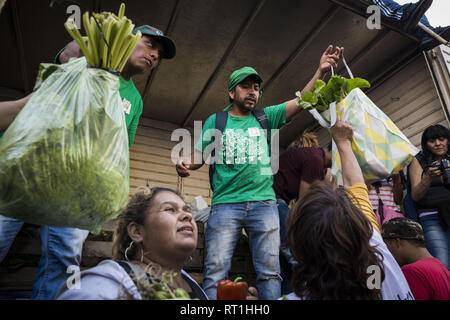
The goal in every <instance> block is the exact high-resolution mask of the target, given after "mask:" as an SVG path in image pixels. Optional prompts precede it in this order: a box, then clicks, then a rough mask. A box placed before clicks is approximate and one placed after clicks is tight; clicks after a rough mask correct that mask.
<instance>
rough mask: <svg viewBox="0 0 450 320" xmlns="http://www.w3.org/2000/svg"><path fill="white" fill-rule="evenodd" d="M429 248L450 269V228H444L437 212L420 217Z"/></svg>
mask: <svg viewBox="0 0 450 320" xmlns="http://www.w3.org/2000/svg"><path fill="white" fill-rule="evenodd" d="M419 222H420V224H421V225H422V228H423V233H424V235H425V241H426V244H427V249H428V251H430V254H431V255H432V256H433V257H435V258H436V259H439V260H440V261H441V262H442V263H443V264H444V265H445V266H446V267H447V269H449V270H450V228H444V227H443V226H442V224H441V223H440V221H439V216H438V215H437V214H431V215H429V216H425V217H422V218H419Z"/></svg>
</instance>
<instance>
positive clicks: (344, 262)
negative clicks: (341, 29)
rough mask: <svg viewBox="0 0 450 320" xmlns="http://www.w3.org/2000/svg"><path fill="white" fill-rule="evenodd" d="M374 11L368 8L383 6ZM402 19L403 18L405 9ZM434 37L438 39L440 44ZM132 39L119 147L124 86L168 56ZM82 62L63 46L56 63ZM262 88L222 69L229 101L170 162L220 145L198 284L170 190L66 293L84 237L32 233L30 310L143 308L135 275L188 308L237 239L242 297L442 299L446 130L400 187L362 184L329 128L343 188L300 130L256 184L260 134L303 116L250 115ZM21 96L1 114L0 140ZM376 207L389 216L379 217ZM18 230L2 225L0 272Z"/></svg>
mask: <svg viewBox="0 0 450 320" xmlns="http://www.w3.org/2000/svg"><path fill="white" fill-rule="evenodd" d="M373 1H374V3H378V4H379V5H380V6H382V5H383V4H381V3H380V2H383V3H384V5H386V3H388V2H392V1H375V0H373ZM430 2H431V1H419V3H418V4H417V6H419V5H420V6H421V7H420V10H419V9H417V8H416V7H414V8H416V9H414V10H413V12H415V16H414V17H415V18H417V15H418V14H419V13H420V15H421V16H422V15H423V12H424V11H423V6H426V5H427V4H430ZM391 5H392V3H391ZM388 8H391V9H390V10H391V11H392V12H395V10H393V9H392V8H393V7H392V6H389V7H388ZM403 9H404V10H403V15H405V16H406V15H407V16H408V19H412V18H411V15H412V14H410V12H411V10H412V7H410V6H408V7H404V8H403ZM385 11H386V12H391V11H389V10H385ZM422 11H423V12H422ZM396 12H397V13H399V12H400V13H401V12H402V11H399V10H397V11H396ZM397 16H401V15H399V14H398V15H397ZM408 30H416V29H408ZM446 30H447V29H446ZM446 30H444V31H442V32H440V33H441V34H442V35H443V36H445V35H446V32H447V31H446ZM137 31H141V32H142V34H143V36H142V38H141V40H140V41H139V43H138V45H137V47H136V49H135V50H134V51H133V54H132V55H131V57H130V59H129V60H128V63H127V65H126V67H125V69H124V71H123V72H122V75H121V76H120V95H121V98H122V99H123V102H124V112H125V118H126V125H127V129H128V138H129V145H130V146H132V145H133V141H134V135H135V132H136V129H137V123H138V120H139V117H140V115H141V113H142V108H143V105H142V99H141V97H140V95H139V92H138V91H137V89H136V87H135V86H134V84H133V79H132V78H133V76H135V75H138V74H143V73H145V72H149V71H150V70H152V69H154V68H156V67H157V66H158V64H159V62H160V60H161V59H163V58H165V59H171V58H173V57H174V56H175V53H176V49H175V45H174V43H173V41H172V40H171V39H169V38H168V37H166V36H164V34H163V33H162V32H161V31H159V30H157V29H156V28H154V27H150V26H141V27H139V28H136V29H135V30H134V33H136V32H137ZM424 41H425V40H424ZM427 45H429V44H427ZM424 46H425V44H423V47H424ZM427 48H428V47H427ZM333 50H334V52H333ZM343 52H344V48H340V47H336V48H335V49H333V46H332V45H330V46H329V47H328V48H327V49H326V50H325V51H324V52H323V54H322V55H321V56H320V59H318V60H319V64H318V66H317V70H316V72H315V73H314V75H313V76H312V78H311V80H310V81H309V82H308V83H307V85H306V86H305V87H304V88H303V89H302V90H301V95H302V96H303V95H304V94H305V93H306V92H307V91H311V90H312V89H313V86H314V84H315V82H316V80H318V79H324V78H325V75H326V74H327V73H328V72H329V71H330V70H331V68H336V67H337V65H338V63H339V61H340V60H341V58H342V56H343ZM81 55H82V54H81V51H80V49H79V47H78V46H77V45H76V43H75V42H72V43H70V44H68V45H67V46H66V47H65V48H64V49H63V50H61V52H60V53H59V54H58V55H57V57H56V59H55V63H66V62H68V60H69V59H70V58H77V57H80V56H81ZM262 82H263V79H262V78H261V76H260V75H259V74H258V72H257V71H256V70H255V69H253V68H251V67H244V68H241V69H238V70H236V71H234V72H233V73H232V74H231V75H230V77H229V81H228V98H229V101H230V104H229V105H228V107H226V108H225V109H224V110H223V111H221V112H217V113H215V114H213V115H211V116H210V117H209V118H208V119H207V120H206V122H205V124H204V127H203V131H202V135H201V138H200V139H199V140H198V141H197V143H196V145H195V151H194V153H193V154H192V155H191V158H190V159H182V160H180V161H179V162H178V163H177V165H176V171H177V173H178V175H179V176H180V177H183V178H186V177H188V176H189V175H190V172H191V170H197V169H199V168H200V167H202V166H203V165H204V164H205V160H204V159H207V158H208V156H209V154H208V150H210V149H209V148H208V146H209V145H210V144H211V143H212V142H214V135H213V134H211V132H212V131H214V129H219V130H220V131H221V133H222V137H221V139H222V140H221V141H222V145H223V148H219V149H218V150H216V151H215V152H216V154H214V158H215V162H214V163H212V164H210V168H212V169H213V170H211V171H210V175H211V177H210V178H211V188H212V190H213V197H212V208H211V213H210V215H209V218H208V221H207V224H206V229H205V247H206V257H205V266H204V267H205V272H204V278H203V284H202V286H200V285H199V284H198V283H197V282H196V281H195V280H194V279H193V278H191V277H190V276H189V275H188V274H187V273H186V272H185V271H184V270H183V265H185V264H186V262H187V261H189V259H192V254H193V252H194V250H195V248H196V246H197V236H198V235H197V226H196V222H195V220H194V219H193V216H192V213H191V212H190V211H191V210H190V207H189V205H187V204H186V203H185V201H184V200H183V198H182V197H181V196H180V195H179V194H178V193H177V192H176V191H174V190H170V189H165V188H156V189H152V190H150V189H143V190H141V191H140V192H138V193H136V194H135V195H134V196H133V197H132V199H131V200H130V201H129V203H128V205H127V207H126V208H125V210H124V211H123V212H122V213H121V214H120V216H119V217H118V220H117V223H116V229H115V232H114V240H113V241H114V247H113V251H114V252H113V258H112V259H111V260H104V261H102V262H101V263H100V264H99V265H98V266H96V267H94V268H91V269H88V270H85V271H83V272H81V286H80V288H77V289H73V288H71V286H69V285H68V283H66V281H65V280H66V278H67V273H66V269H67V266H69V265H80V260H81V251H82V245H83V242H84V240H85V239H86V237H87V235H88V232H87V231H85V230H79V229H74V228H56V227H52V226H41V238H42V257H41V261H40V263H39V269H38V273H37V276H36V280H35V282H34V285H33V296H32V299H55V298H56V299H144V298H145V297H146V296H147V294H148V292H146V290H147V289H148V288H147V287H146V286H145V283H144V284H142V283H141V282H139V281H138V278H139V276H142V277H143V278H144V279H147V278H148V279H164V275H167V274H172V275H173V277H172V278H171V280H172V283H173V285H174V286H175V287H176V288H181V289H183V290H184V291H185V292H186V293H187V294H188V295H189V298H197V299H200V300H207V299H217V285H218V282H219V281H220V280H223V279H226V278H227V276H228V272H229V270H230V267H231V260H232V256H233V252H234V249H235V246H236V243H237V241H238V239H239V237H240V235H241V231H242V229H243V228H244V229H245V231H246V233H247V234H248V236H249V244H250V250H251V253H252V259H253V265H254V267H255V271H256V288H254V287H250V288H249V289H248V295H247V299H262V300H275V299H280V298H281V297H282V296H283V295H284V296H285V297H286V298H287V299H294V300H296V299H320V300H323V299H364V300H367V299H385V300H396V299H398V300H404V299H450V273H449V271H448V269H449V267H450V188H449V185H450V155H449V150H448V147H449V141H450V131H449V129H448V128H445V127H443V126H441V125H432V126H430V127H428V128H427V129H426V130H425V131H424V133H423V136H422V143H421V146H422V151H421V152H420V153H419V154H417V155H415V157H414V158H413V160H412V162H411V164H410V165H409V166H408V168H405V170H404V171H406V174H405V175H404V177H403V178H402V174H401V173H399V174H394V175H392V176H391V177H387V178H386V179H384V180H380V181H377V182H375V183H368V182H367V183H366V181H364V178H363V174H362V171H361V168H360V167H359V165H358V162H357V159H356V157H355V155H354V153H353V151H352V147H351V141H352V138H353V129H352V128H351V127H350V125H349V124H348V123H346V122H345V121H344V120H342V119H340V118H339V117H338V119H337V121H336V124H335V125H334V126H333V127H331V129H330V130H331V135H332V139H333V141H334V142H335V145H336V147H337V152H338V153H339V155H340V158H341V163H342V176H343V185H342V186H337V185H336V184H335V183H333V181H332V180H331V177H330V167H331V163H332V157H331V146H332V145H331V144H329V145H328V146H325V147H320V146H319V144H318V141H317V138H316V137H315V136H314V135H313V134H311V133H307V134H303V135H302V136H301V137H300V138H299V141H295V142H294V143H292V144H291V145H290V146H289V148H288V149H287V150H286V151H285V152H283V153H282V154H281V156H280V157H279V170H278V172H277V173H276V174H275V175H272V174H268V172H271V152H270V144H271V139H270V137H271V134H270V130H274V129H280V128H281V127H283V126H284V125H286V124H287V123H289V121H290V120H291V119H292V118H293V117H294V116H296V115H297V114H298V113H300V112H301V111H302V109H301V108H300V107H299V106H298V103H297V97H295V98H294V97H293V98H291V99H289V100H287V101H286V102H283V103H281V104H278V105H274V106H270V107H266V108H264V109H263V111H261V110H260V111H257V109H256V105H257V103H258V100H259V98H260V97H261V86H262ZM31 96H32V94H31V95H29V96H28V97H25V98H23V99H21V100H17V101H10V102H1V103H0V112H1V115H2V116H1V117H0V131H4V130H6V129H7V128H8V126H9V124H10V123H11V122H12V121H13V120H14V118H15V116H16V115H17V114H18V113H19V112H20V110H21V109H22V108H23V107H24V106H25V105H26V103H27V101H28V100H29V99H30V97H31ZM263 129H267V131H264V130H263ZM0 139H1V134H0ZM195 159H202V161H201V163H195V161H194V160H195ZM219 159H220V161H218V160H219ZM382 209H383V210H384V212H387V210H392V211H393V212H396V214H397V215H398V216H399V217H396V218H392V219H391V218H389V219H382V220H380V219H377V217H378V215H379V212H380V210H382ZM403 216H404V217H403ZM22 225H23V222H21V221H19V220H16V219H12V218H6V217H2V216H0V261H1V260H3V259H4V257H5V256H6V254H7V252H8V250H9V248H10V246H11V244H12V242H13V240H14V238H15V237H16V235H17V233H18V232H19V230H20V228H21V227H22ZM371 270H372V271H374V272H375V278H373V279H374V282H373V283H371V282H370V281H369V280H370V279H371V278H370V277H371V275H372V273H371ZM148 279H147V280H148ZM144 282H145V281H144ZM147 282H148V281H147ZM146 288H147V289H146Z"/></svg>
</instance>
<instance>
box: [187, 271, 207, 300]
mask: <svg viewBox="0 0 450 320" xmlns="http://www.w3.org/2000/svg"><path fill="white" fill-rule="evenodd" d="M181 276H182V277H183V279H184V280H185V281H186V282H187V283H188V285H189V287H191V289H192V293H193V297H191V298H199V299H200V300H208V297H207V296H206V294H205V292H204V291H203V290H202V288H201V287H200V286H199V285H198V283H197V282H195V281H194V280H193V279H192V278H191V277H190V276H189V275H187V274H185V273H183V272H181Z"/></svg>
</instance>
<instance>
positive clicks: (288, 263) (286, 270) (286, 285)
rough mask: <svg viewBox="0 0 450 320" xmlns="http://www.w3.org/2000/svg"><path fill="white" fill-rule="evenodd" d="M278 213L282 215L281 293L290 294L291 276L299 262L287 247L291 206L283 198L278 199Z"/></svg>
mask: <svg viewBox="0 0 450 320" xmlns="http://www.w3.org/2000/svg"><path fill="white" fill-rule="evenodd" d="M277 205H278V214H279V217H280V252H281V255H280V269H281V277H282V278H283V281H282V282H281V293H282V294H288V293H290V292H292V290H291V278H292V270H293V267H294V266H295V265H296V264H297V261H296V260H295V259H294V257H293V256H292V253H291V250H289V248H288V247H287V244H286V240H287V229H286V219H287V216H288V213H289V207H288V205H287V204H286V202H285V201H284V200H283V199H277Z"/></svg>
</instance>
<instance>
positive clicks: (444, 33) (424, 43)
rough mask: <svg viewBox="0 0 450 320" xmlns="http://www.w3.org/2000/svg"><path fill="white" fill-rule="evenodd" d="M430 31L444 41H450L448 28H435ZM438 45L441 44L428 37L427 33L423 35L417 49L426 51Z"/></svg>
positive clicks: (449, 28)
mask: <svg viewBox="0 0 450 320" xmlns="http://www.w3.org/2000/svg"><path fill="white" fill-rule="evenodd" d="M432 30H433V31H434V32H435V33H437V34H438V35H440V36H441V37H442V38H444V39H445V40H447V41H450V26H447V27H437V28H434V29H432ZM440 44H441V42H439V41H438V40H437V39H436V38H434V37H432V36H430V35H429V34H428V33H425V35H424V36H423V37H422V38H421V39H420V45H419V47H420V49H421V50H423V51H428V50H431V49H433V48H434V47H436V46H438V45H440Z"/></svg>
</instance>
